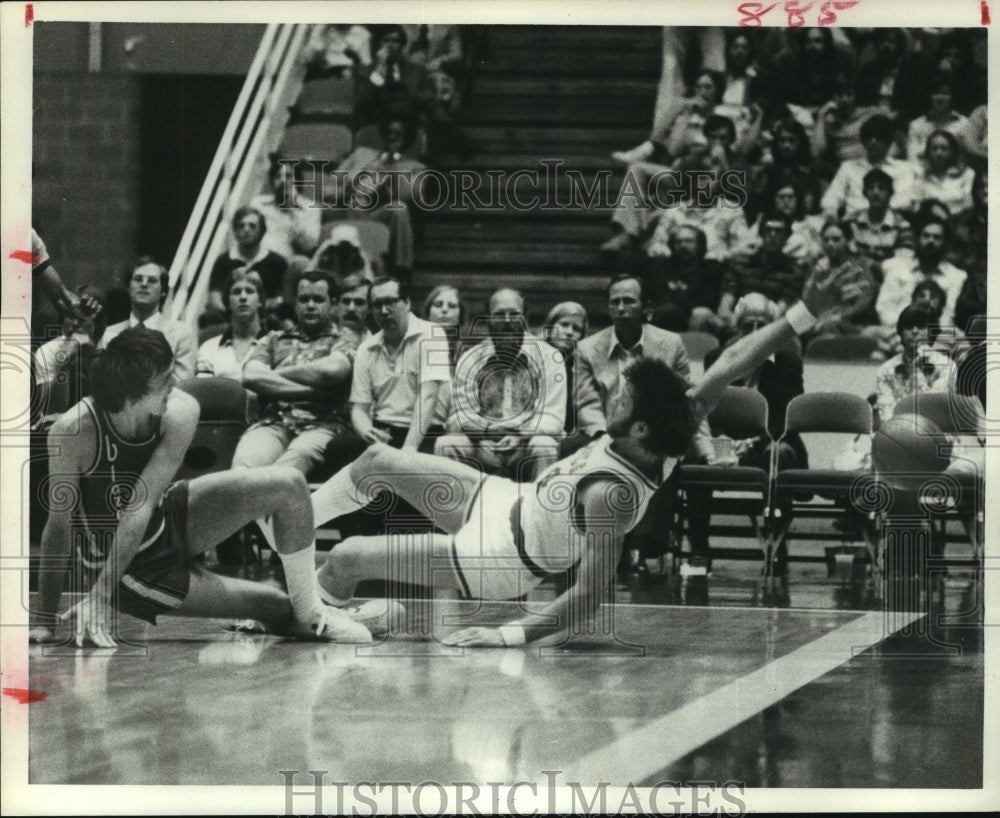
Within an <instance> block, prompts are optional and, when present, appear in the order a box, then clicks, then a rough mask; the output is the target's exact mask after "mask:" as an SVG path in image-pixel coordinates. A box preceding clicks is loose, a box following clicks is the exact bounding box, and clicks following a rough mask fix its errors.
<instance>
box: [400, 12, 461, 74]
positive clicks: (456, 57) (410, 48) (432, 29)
mask: <svg viewBox="0 0 1000 818" xmlns="http://www.w3.org/2000/svg"><path fill="white" fill-rule="evenodd" d="M401 28H402V29H403V33H404V34H405V35H406V42H407V47H406V56H407V57H409V59H410V61H411V62H414V63H416V64H417V65H422V66H424V68H426V69H427V70H428V71H431V72H434V71H454V70H455V69H456V68H457V67H458V66H459V64H460V63H461V62H462V32H461V29H460V28H459V26H454V25H420V24H416V23H412V24H409V25H403V26H401Z"/></svg>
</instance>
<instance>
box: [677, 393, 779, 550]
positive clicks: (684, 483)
mask: <svg viewBox="0 0 1000 818" xmlns="http://www.w3.org/2000/svg"><path fill="white" fill-rule="evenodd" d="M708 422H709V426H710V427H711V429H712V433H713V434H715V435H724V436H725V437H727V438H730V439H731V440H734V441H736V440H747V439H750V438H763V439H764V440H765V441H766V442H767V443H770V442H771V435H770V434H769V432H768V427H767V400H766V399H765V397H764V396H763V395H762V394H761V393H760V392H758V391H757V390H756V389H748V388H746V387H742V386H730V387H727V388H726V390H725V392H723V394H722V397H721V398H720V399H719V402H718V403H717V404H716V406H715V408H714V409H713V410H712V411H711V413H710V414H709V416H708ZM770 472H771V466H770V464H768V467H767V468H761V467H754V466H741V465H737V464H736V463H735V462H734V463H733V464H731V465H722V464H720V465H710V466H702V465H681V466H680V467H679V468H678V470H677V486H678V491H679V493H680V495H681V498H682V502H681V503H679V504H678V513H677V516H676V522H675V525H676V528H675V534H676V537H675V541H676V542H677V543H680V542H681V539H682V536H683V533H684V522H685V517H688V523H689V526H690V525H692V524H694V525H703V526H705V527H706V528H707V526H708V522H709V520H708V519H707V518H708V517H709V516H710V515H711V514H712V513H715V514H726V515H733V516H746V517H747V518H748V519H749V521H750V527H751V529H752V530H753V534H754V536H755V537H756V538H757V541H758V543H759V544H760V546H761V551H762V552H763V553H765V554H766V552H767V543H768V539H767V519H768V516H769V507H770V503H769V494H770V484H771V481H770ZM712 491H723V492H739V493H740V494H742V495H744V496H740V497H732V496H729V497H718V496H716V497H714V498H712V497H711V493H712ZM747 493H749V494H750V495H751V496H750V497H747V496H745V495H746V494H747ZM699 516H701V517H702V519H698V518H699ZM706 533H707V532H706ZM689 540H690V528H689ZM692 555H696V554H695V552H694V551H692ZM706 556H707V555H706Z"/></svg>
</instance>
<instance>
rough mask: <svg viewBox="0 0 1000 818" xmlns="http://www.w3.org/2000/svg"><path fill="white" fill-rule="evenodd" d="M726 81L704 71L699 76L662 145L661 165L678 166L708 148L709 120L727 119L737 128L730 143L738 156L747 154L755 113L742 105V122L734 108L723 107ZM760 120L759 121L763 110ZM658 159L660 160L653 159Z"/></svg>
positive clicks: (740, 115) (715, 73)
mask: <svg viewBox="0 0 1000 818" xmlns="http://www.w3.org/2000/svg"><path fill="white" fill-rule="evenodd" d="M724 82H725V81H724V78H723V77H722V76H721V75H720V74H718V73H717V72H715V71H701V72H699V73H698V75H697V76H696V77H695V81H694V85H693V86H692V91H693V93H692V94H691V96H689V97H687V98H685V100H684V102H683V104H682V106H681V110H680V112H679V113H678V115H677V118H676V119H675V120H674V124H673V125H672V126H671V128H670V132H669V133H668V134H667V138H666V142H665V144H664V145H663V146H662V147H663V148H664V149H665V151H666V154H665V156H661V157H659V158H660V159H661V164H667V163H674V162H676V161H677V160H680V159H683V158H685V157H687V156H689V155H691V154H692V153H697V152H698V151H699V150H704V149H705V148H708V147H709V146H710V145H709V140H708V138H707V135H706V127H705V126H706V123H707V122H708V119H709V117H711V116H713V115H715V116H722V117H725V118H726V119H727V120H728V121H729V122H730V123H731V124H732V126H733V137H732V139H731V140H730V144H731V146H732V148H733V150H734V152H735V153H736V154H737V155H742V154H743V153H745V151H746V147H747V144H746V142H745V140H747V139H748V138H749V139H750V140H751V141H752V139H753V134H754V129H753V127H752V124H753V122H754V116H755V115H754V114H752V113H751V112H750V111H749V109H747V110H746V111H744V110H743V109H742V107H741V106H738V107H737V108H736V113H737V114H738V116H739V118H738V119H733V118H732V115H733V113H734V106H732V105H726V106H723V105H722V104H721V103H722V95H723V92H724V90H725V84H724ZM756 118H757V119H759V109H758V110H757V114H756ZM651 158H652V159H654V160H655V159H656V158H657V157H656V156H654V157H651Z"/></svg>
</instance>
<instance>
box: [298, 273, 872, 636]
mask: <svg viewBox="0 0 1000 818" xmlns="http://www.w3.org/2000/svg"><path fill="white" fill-rule="evenodd" d="M862 297H863V289H862V286H861V284H860V283H859V282H857V281H855V280H853V279H846V280H845V279H843V278H840V279H838V277H837V274H836V273H833V272H830V273H827V274H825V275H822V276H821V277H814V278H812V279H810V280H809V281H808V282H807V284H806V287H805V289H804V293H803V298H802V301H801V302H799V303H798V304H796V305H795V306H793V307H792V308H790V309H789V310H788V312H787V313H786V314H785V315H784V316H783V317H781V318H779V319H778V320H777V321H775V322H773V323H772V324H770V325H769V326H767V327H764V328H762V329H760V330H757V331H756V332H754V333H752V334H750V335H749V336H747V337H746V338H744V339H741V340H740V341H739V342H738V343H737V344H734V345H733V346H731V347H728V348H727V349H726V350H725V351H724V352H723V354H722V355H721V356H720V357H719V359H718V360H717V361H716V363H715V364H714V365H713V366H712V367H711V368H710V369H709V370H708V371H707V372H706V373H705V374H704V376H703V377H702V378H701V379H700V380H699V381H697V382H696V383H695V384H694V385H693V386H691V387H690V388H688V387H687V386H686V385H685V383H684V382H683V381H682V380H681V379H680V378H679V377H677V376H676V375H675V374H674V373H673V372H672V371H671V370H670V369H669V368H668V367H667V366H665V365H664V364H662V363H661V362H658V361H655V360H651V359H640V360H639V361H637V362H636V363H635V364H633V365H632V366H631V367H629V369H627V370H626V371H625V373H624V377H625V380H626V386H625V388H624V389H623V394H622V398H621V400H620V402H619V403H618V405H617V407H616V409H615V411H614V414H613V415H612V416H611V417H609V418H608V435H607V436H605V437H602V438H599V439H598V440H596V441H594V442H593V443H591V444H590V445H589V446H588V447H586V448H585V449H582V450H581V451H579V452H577V453H576V454H575V455H572V456H570V457H568V458H566V459H564V460H561V461H559V462H558V463H555V464H554V465H552V466H550V467H549V468H548V469H547V470H546V471H545V472H543V473H542V475H541V476H540V477H539V478H538V479H537V480H535V481H534V482H533V483H515V482H513V481H510V480H507V479H505V478H501V477H492V476H490V477H484V476H483V474H482V473H481V472H480V471H477V470H476V469H473V468H471V467H469V466H467V465H465V464H462V463H458V462H455V461H453V460H447V459H444V458H440V457H435V456H433V455H422V454H415V453H412V452H402V451H400V450H397V449H393V448H390V447H389V446H385V445H380V444H376V445H373V446H371V447H370V448H369V449H367V450H366V451H365V452H364V454H362V456H361V457H360V458H358V459H357V460H356V461H354V463H352V464H351V465H350V466H348V467H346V468H344V469H342V470H341V471H340V472H338V473H337V474H336V475H334V477H332V478H331V479H330V480H329V481H328V482H327V483H325V484H324V485H323V486H321V487H320V488H319V489H318V490H317V491H316V492H315V493H314V494H313V512H314V517H315V521H316V524H317V525H321V524H323V523H324V522H326V521H327V520H331V519H335V518H336V517H339V516H341V515H343V514H346V513H348V512H350V511H353V510H355V509H357V508H361V507H364V506H365V505H367V504H368V502H369V501H370V499H371V497H373V496H375V495H376V494H378V493H379V492H380V491H384V490H385V489H390V490H391V491H393V492H395V493H396V494H397V495H398V496H400V497H402V498H403V499H404V500H406V501H407V502H409V503H411V504H412V505H413V506H415V507H416V508H417V509H418V510H419V511H420V512H421V513H423V514H425V515H426V516H427V517H429V518H430V519H431V520H433V522H434V523H435V525H436V526H437V527H438V528H440V529H442V530H443V531H444V532H445V533H427V534H421V535H416V536H414V535H402V534H400V535H394V534H393V533H392V532H388V533H386V534H382V535H378V536H375V537H351V538H348V539H347V540H345V541H344V542H342V543H340V544H338V545H337V546H336V547H335V548H334V549H333V551H332V552H331V554H330V557H329V558H328V560H327V563H326V565H325V566H324V567H323V568H321V569H320V572H319V583H320V587H321V589H322V590H323V592H324V594H325V596H324V600H325V601H326V602H328V603H331V604H334V605H343V604H346V603H347V602H348V601H349V600H350V599H351V597H352V595H353V593H354V589H355V587H356V585H357V583H358V582H360V581H362V580H365V579H386V580H390V581H395V582H409V583H418V584H428V585H433V586H434V587H435V588H450V589H454V590H457V591H459V592H460V593H461V594H463V595H464V596H466V597H470V598H480V599H516V598H518V597H521V596H523V595H524V594H525V593H527V591H529V590H530V589H531V588H532V587H534V586H535V585H537V584H538V583H539V582H541V581H542V579H543V578H544V577H546V576H548V575H550V574H554V573H560V572H566V571H571V574H570V576H571V577H572V578H573V582H572V584H571V585H570V586H569V587H568V589H567V590H566V591H565V592H564V593H562V594H561V595H560V596H559V597H557V598H556V599H555V600H553V601H552V602H551V603H549V604H548V605H546V606H544V607H543V608H542V609H541V610H539V611H538V612H537V613H525V614H524V615H522V616H521V617H519V618H518V619H517V620H515V621H512V622H508V623H506V624H505V625H501V626H500V627H479V626H477V627H469V628H463V629H461V630H459V631H456V632H455V633H453V634H451V635H449V637H448V638H447V640H446V641H447V642H448V643H450V644H455V645H467V646H472V645H484V646H496V647H502V646H505V645H517V644H523V643H525V642H527V641H531V640H534V639H538V638H541V637H543V636H550V635H552V634H560V635H562V634H566V633H570V632H573V631H581V630H586V628H587V623H588V622H593V619H594V616H595V614H596V613H597V610H598V609H599V607H600V606H601V604H602V603H604V602H606V601H610V597H611V595H612V593H613V588H614V582H613V579H614V574H615V568H616V566H617V564H618V557H619V554H620V552H621V545H622V539H623V537H624V535H625V534H626V533H627V532H628V531H629V530H630V529H631V528H632V526H633V525H635V523H636V522H638V520H639V519H641V517H642V514H643V512H644V511H645V508H646V505H647V503H648V502H649V498H650V497H651V496H652V494H653V492H654V491H655V490H656V487H657V486H658V485H659V483H660V481H661V479H662V478H663V477H664V476H666V475H667V474H669V472H670V471H671V470H672V469H673V467H674V465H675V464H676V461H677V459H678V458H679V457H681V456H682V455H683V454H684V453H685V452H686V451H687V449H688V446H689V445H690V441H691V437H692V435H693V434H694V432H695V430H696V429H697V428H698V425H699V423H700V422H701V420H702V419H703V418H704V417H705V416H706V415H707V414H708V412H709V411H710V410H711V408H712V407H713V406H714V404H715V402H716V401H717V400H718V399H719V397H720V395H721V394H722V392H723V390H724V389H725V387H726V386H727V385H728V384H730V383H731V382H732V381H734V380H736V379H738V378H740V377H742V376H743V375H744V374H746V373H748V372H751V371H753V370H755V369H756V368H757V367H758V366H759V365H760V364H761V362H763V361H764V360H765V359H766V358H767V357H768V356H770V355H771V354H772V353H773V352H774V351H775V350H777V349H778V348H780V347H781V346H783V345H784V344H787V343H788V342H789V341H791V340H792V339H793V338H794V336H795V335H796V334H802V333H803V332H806V331H808V330H809V329H811V328H812V327H813V326H814V324H815V323H816V320H817V319H818V318H823V317H828V316H835V315H838V314H840V313H843V312H845V311H846V310H848V309H850V307H851V306H852V305H854V304H856V303H857V302H858V300H859V299H861V298H862Z"/></svg>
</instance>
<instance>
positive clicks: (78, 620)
mask: <svg viewBox="0 0 1000 818" xmlns="http://www.w3.org/2000/svg"><path fill="white" fill-rule="evenodd" d="M110 614H111V606H110V605H109V604H108V603H107V602H106V601H104V600H103V599H100V598H99V597H95V596H93V595H92V594H88V595H87V596H86V597H84V599H83V601H82V602H78V603H77V604H76V605H74V606H73V607H72V608H70V609H69V610H68V611H66V613H64V614H62V615H61V616H60V617H59V618H60V619H61V620H62V621H63V622H67V621H68V622H69V623H70V627H71V629H72V632H73V642H74V643H75V644H76V646H77V647H78V648H82V647H83V646H84V645H85V644H86V643H87V642H88V641H89V642H90V643H92V644H94V645H96V646H97V647H99V648H113V647H116V645H117V643H116V642H115V640H114V639H112V638H111V635H110V632H111V627H110Z"/></svg>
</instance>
